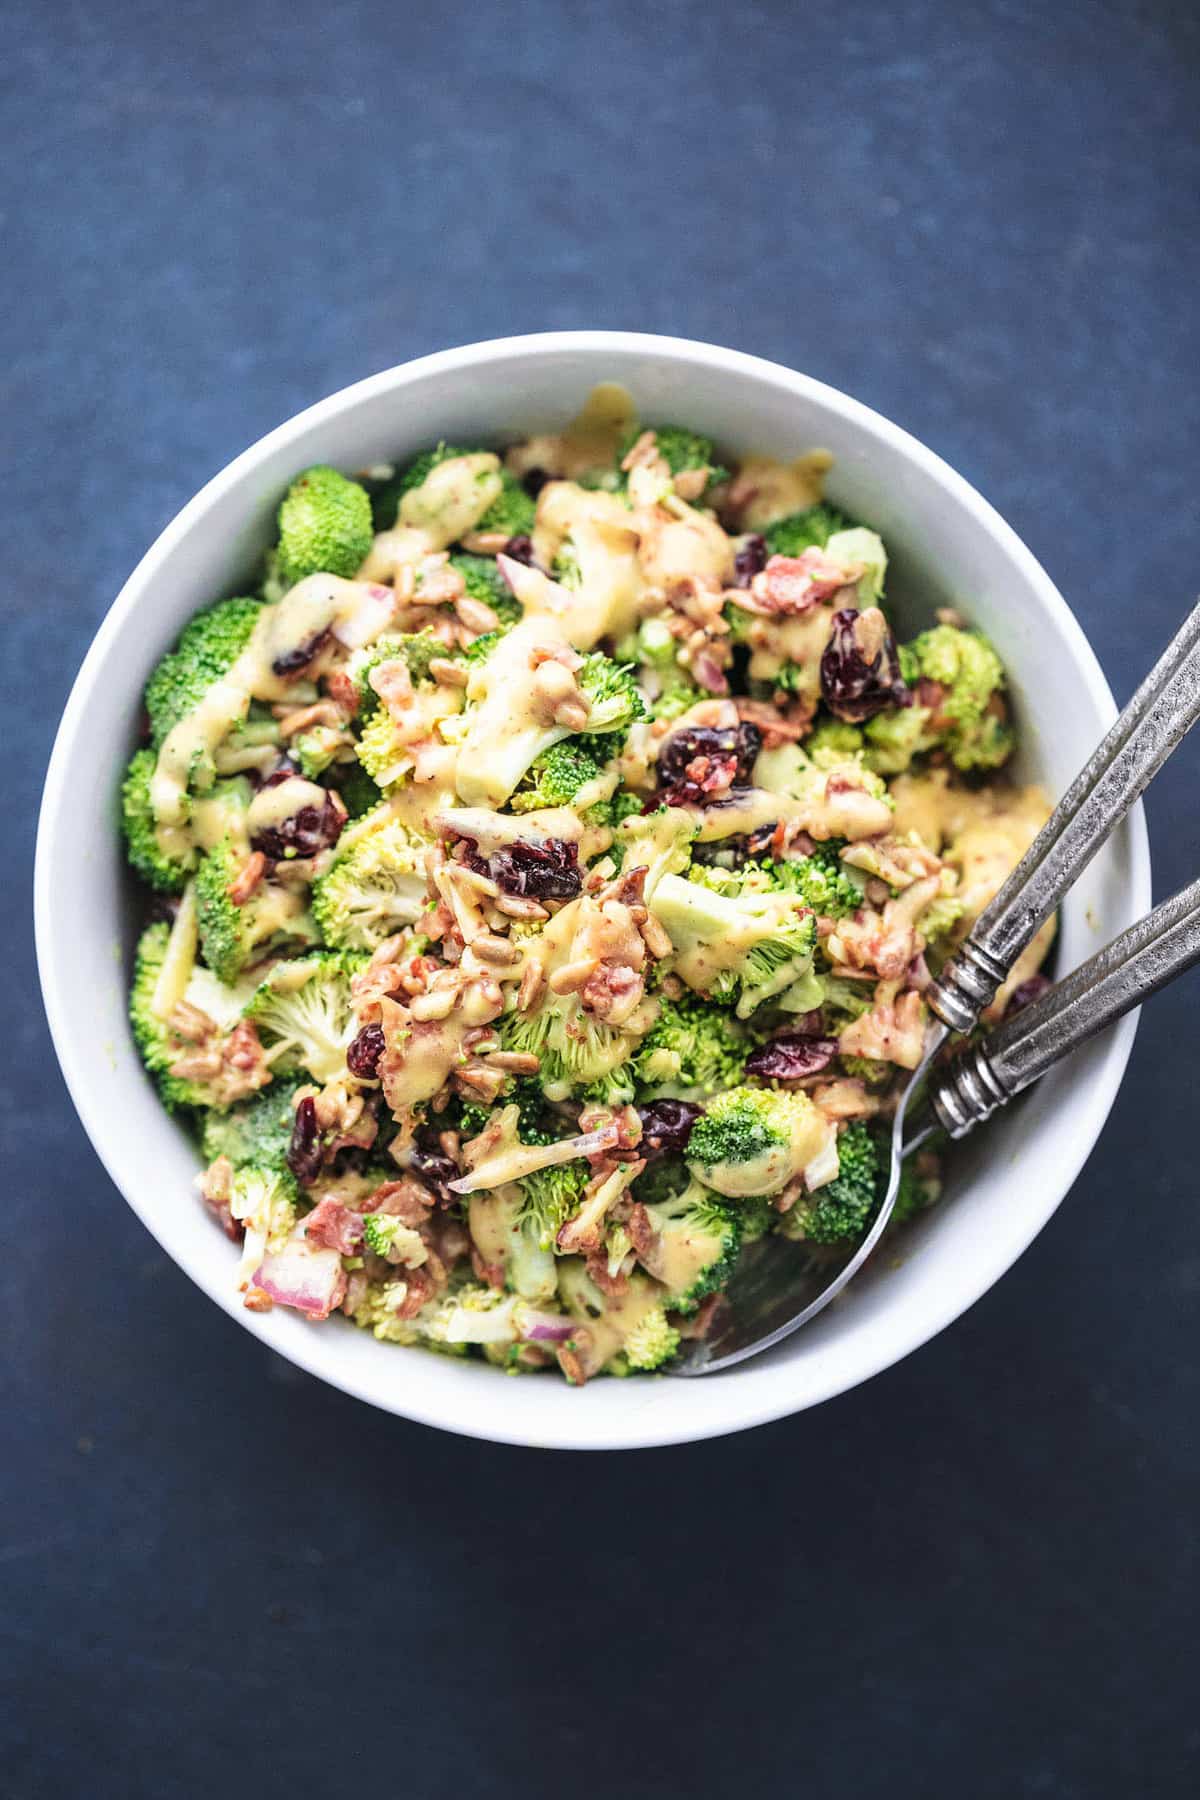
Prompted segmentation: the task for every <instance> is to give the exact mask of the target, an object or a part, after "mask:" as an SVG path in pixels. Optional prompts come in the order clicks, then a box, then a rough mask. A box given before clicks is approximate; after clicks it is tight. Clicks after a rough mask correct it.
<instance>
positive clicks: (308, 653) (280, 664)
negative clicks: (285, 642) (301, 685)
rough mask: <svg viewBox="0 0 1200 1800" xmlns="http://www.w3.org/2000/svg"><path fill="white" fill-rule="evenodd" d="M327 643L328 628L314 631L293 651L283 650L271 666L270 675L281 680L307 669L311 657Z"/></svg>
mask: <svg viewBox="0 0 1200 1800" xmlns="http://www.w3.org/2000/svg"><path fill="white" fill-rule="evenodd" d="M328 642H329V628H328V627H326V628H325V630H324V631H314V632H313V634H312V636H311V637H306V638H305V639H304V641H303V642H302V643H299V644H297V645H296V646H295V648H294V649H292V650H284V651H283V652H282V654H281V655H279V656H277V657H276V658H275V660H274V662H273V663H272V664H271V672H272V674H275V675H278V676H280V677H281V678H285V677H287V676H288V675H298V674H299V673H300V671H301V669H307V667H308V665H309V663H310V662H311V661H312V659H313V657H314V656H315V655H316V654H317V652H318V651H319V650H323V649H324V648H325V645H326V644H327V643H328Z"/></svg>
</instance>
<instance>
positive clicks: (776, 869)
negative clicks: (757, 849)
mask: <svg viewBox="0 0 1200 1800" xmlns="http://www.w3.org/2000/svg"><path fill="white" fill-rule="evenodd" d="M690 879H691V880H692V881H698V882H700V883H701V884H702V885H703V886H704V887H710V888H712V889H713V890H714V892H716V893H718V894H729V895H739V894H755V893H757V894H766V893H784V894H794V895H795V896H796V898H797V899H798V900H799V901H800V902H801V903H802V904H803V905H804V906H807V907H808V908H809V910H810V911H812V912H814V913H819V914H821V916H822V917H824V918H830V919H844V918H846V917H848V916H849V914H851V913H854V912H857V911H858V909H859V907H860V906H861V905H862V903H863V887H864V885H865V877H863V876H862V875H861V874H859V873H858V872H857V871H856V870H854V869H850V868H848V867H847V866H846V864H845V863H843V862H842V860H841V858H840V857H839V855H838V846H837V844H836V843H832V842H831V843H827V844H818V845H817V847H816V849H815V850H813V852H812V854H811V855H809V856H799V857H795V858H790V859H787V860H785V861H780V862H755V861H748V862H744V863H742V864H741V866H740V867H739V868H736V869H725V868H722V866H721V865H720V864H719V863H706V864H702V865H701V866H700V867H699V868H694V869H693V870H692V872H691V876H690Z"/></svg>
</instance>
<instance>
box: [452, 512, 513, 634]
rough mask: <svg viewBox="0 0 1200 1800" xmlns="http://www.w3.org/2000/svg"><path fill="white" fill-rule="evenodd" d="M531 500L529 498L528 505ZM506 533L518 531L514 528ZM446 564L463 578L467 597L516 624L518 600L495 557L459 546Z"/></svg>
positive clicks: (502, 618)
mask: <svg viewBox="0 0 1200 1800" xmlns="http://www.w3.org/2000/svg"><path fill="white" fill-rule="evenodd" d="M532 504H533V503H532V501H531V502H530V505H532ZM479 529H482V527H479ZM510 535H512V536H516V535H518V534H517V533H515V532H514V533H511V534H510ZM450 567H451V568H452V569H457V570H458V573H459V574H460V575H461V576H462V578H463V580H464V581H465V582H466V584H467V594H468V597H469V598H470V599H472V600H478V601H479V602H480V603H481V605H483V606H490V607H491V609H492V611H493V612H494V613H495V614H496V617H497V618H498V619H499V620H500V623H501V624H502V625H515V624H516V622H517V620H518V619H519V618H520V617H521V611H522V608H521V602H520V601H519V600H518V599H517V597H516V595H515V594H514V593H513V591H512V589H511V588H510V587H509V585H508V583H507V581H505V579H504V577H503V575H502V574H501V573H500V570H499V568H498V567H497V566H496V559H495V557H493V556H470V555H468V554H467V552H466V551H465V550H460V551H456V552H455V554H454V555H453V556H452V557H451V558H450Z"/></svg>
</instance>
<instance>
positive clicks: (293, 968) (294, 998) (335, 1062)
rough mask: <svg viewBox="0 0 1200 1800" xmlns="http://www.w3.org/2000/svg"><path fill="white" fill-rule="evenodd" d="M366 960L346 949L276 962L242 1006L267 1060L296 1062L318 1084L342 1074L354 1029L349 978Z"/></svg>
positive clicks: (282, 1063)
mask: <svg viewBox="0 0 1200 1800" xmlns="http://www.w3.org/2000/svg"><path fill="white" fill-rule="evenodd" d="M366 960H367V959H366V957H365V956H356V955H354V954H352V953H351V952H348V951H318V952H317V953H316V954H315V955H312V956H305V957H301V958H299V959H298V960H293V961H291V962H283V963H276V965H275V967H274V968H273V969H272V970H271V972H270V973H269V974H268V976H267V977H266V979H265V981H263V982H261V983H260V984H259V986H258V987H257V988H256V989H255V991H254V997H253V999H252V1000H251V1001H250V1004H249V1006H248V1007H247V1008H246V1017H247V1018H248V1019H252V1020H253V1021H254V1023H255V1024H256V1025H257V1026H258V1029H259V1035H260V1036H261V1037H262V1039H263V1041H264V1043H265V1044H266V1046H267V1051H268V1055H269V1056H270V1058H271V1061H272V1063H274V1064H276V1065H277V1066H278V1067H280V1068H283V1069H294V1068H296V1067H297V1065H299V1067H301V1068H304V1069H307V1070H308V1073H309V1074H310V1075H311V1076H312V1078H313V1080H314V1081H318V1082H321V1083H322V1084H324V1083H325V1082H327V1081H335V1080H336V1079H337V1078H338V1077H339V1076H344V1075H345V1073H346V1050H347V1047H348V1045H349V1043H350V1040H351V1038H352V1037H353V1036H354V1035H355V1032H356V1030H357V1020H356V1019H355V1016H354V1012H353V1010H352V1007H351V996H350V980H351V977H352V976H353V975H354V974H356V973H357V971H358V970H359V969H360V968H362V967H363V966H364V964H365V963H366Z"/></svg>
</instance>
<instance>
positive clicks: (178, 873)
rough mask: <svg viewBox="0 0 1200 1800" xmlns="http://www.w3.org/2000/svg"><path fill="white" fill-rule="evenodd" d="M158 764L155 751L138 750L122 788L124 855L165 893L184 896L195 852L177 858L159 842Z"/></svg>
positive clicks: (139, 871)
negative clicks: (153, 791)
mask: <svg viewBox="0 0 1200 1800" xmlns="http://www.w3.org/2000/svg"><path fill="white" fill-rule="evenodd" d="M156 761H157V758H156V757H155V754H154V752H153V750H139V751H137V753H136V754H135V756H134V757H133V760H132V762H131V763H130V765H129V768H128V770H127V771H126V774H125V780H124V782H123V784H122V787H121V828H122V830H123V832H124V834H125V853H126V855H127V856H128V858H129V863H130V867H131V868H132V869H133V870H134V871H135V872H136V873H137V874H138V875H140V876H141V878H142V880H143V881H148V882H149V884H150V886H151V887H153V888H157V889H158V890H159V892H160V893H163V894H181V893H182V892H183V889H184V887H185V885H186V883H187V878H188V874H189V871H190V870H191V869H192V868H193V867H194V866H195V861H196V858H195V853H194V852H193V851H189V852H188V853H187V855H186V856H184V857H183V858H181V859H178V860H177V859H176V858H175V857H172V856H166V855H164V854H163V851H162V849H161V848H160V846H159V842H158V831H157V827H156V824H155V819H154V809H153V807H152V806H151V804H150V782H151V778H152V777H153V775H154V765H155V763H156Z"/></svg>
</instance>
